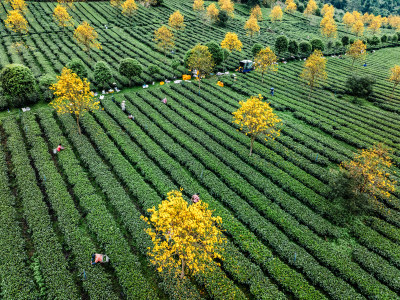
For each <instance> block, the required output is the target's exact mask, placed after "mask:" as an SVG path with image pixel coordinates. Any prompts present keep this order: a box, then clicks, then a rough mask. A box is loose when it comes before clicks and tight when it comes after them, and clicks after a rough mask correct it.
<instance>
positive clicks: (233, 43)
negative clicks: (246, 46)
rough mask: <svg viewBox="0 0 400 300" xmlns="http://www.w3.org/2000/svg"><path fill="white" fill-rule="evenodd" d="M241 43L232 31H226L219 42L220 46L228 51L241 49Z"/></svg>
mask: <svg viewBox="0 0 400 300" xmlns="http://www.w3.org/2000/svg"><path fill="white" fill-rule="evenodd" d="M242 47H243V44H242V42H241V41H240V40H239V39H238V36H237V34H236V33H234V32H227V33H226V34H225V38H224V40H223V41H222V42H221V48H223V49H226V50H228V51H229V52H232V51H242ZM222 53H223V56H224V57H223V60H224V61H225V59H226V57H225V53H224V51H222Z"/></svg>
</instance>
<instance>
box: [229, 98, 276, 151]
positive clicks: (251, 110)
mask: <svg viewBox="0 0 400 300" xmlns="http://www.w3.org/2000/svg"><path fill="white" fill-rule="evenodd" d="M262 99H263V97H262V96H261V95H258V96H251V97H250V98H249V99H247V100H246V101H240V102H239V109H238V110H237V111H235V112H233V113H232V114H233V123H235V124H238V125H239V128H240V130H242V131H244V132H245V134H246V135H248V136H250V154H249V155H250V156H251V154H252V152H253V144H254V141H255V140H256V138H257V137H262V138H264V139H265V140H266V141H267V140H268V139H271V140H274V139H275V138H276V137H277V136H279V135H280V129H279V125H280V124H281V121H282V120H281V119H279V118H278V116H277V115H276V114H274V112H273V110H272V107H271V106H270V105H269V103H267V102H263V101H262Z"/></svg>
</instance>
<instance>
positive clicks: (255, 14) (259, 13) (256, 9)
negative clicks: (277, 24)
mask: <svg viewBox="0 0 400 300" xmlns="http://www.w3.org/2000/svg"><path fill="white" fill-rule="evenodd" d="M250 16H252V17H254V18H256V19H257V21H262V19H263V16H262V11H261V7H260V5H258V4H257V5H256V6H254V7H253V8H252V9H251V14H250Z"/></svg>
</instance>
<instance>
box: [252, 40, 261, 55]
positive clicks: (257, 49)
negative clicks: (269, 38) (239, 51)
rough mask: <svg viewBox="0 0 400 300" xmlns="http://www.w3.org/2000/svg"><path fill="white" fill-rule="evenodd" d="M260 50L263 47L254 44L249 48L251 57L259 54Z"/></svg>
mask: <svg viewBox="0 0 400 300" xmlns="http://www.w3.org/2000/svg"><path fill="white" fill-rule="evenodd" d="M262 49H263V46H262V45H261V44H259V43H255V44H254V45H253V47H252V48H251V54H252V55H253V57H255V56H256V55H257V54H258V52H260V51H261V50H262Z"/></svg>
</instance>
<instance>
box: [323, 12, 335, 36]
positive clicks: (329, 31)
mask: <svg viewBox="0 0 400 300" xmlns="http://www.w3.org/2000/svg"><path fill="white" fill-rule="evenodd" d="M320 26H321V33H322V35H323V36H326V37H327V38H336V36H337V25H336V22H335V20H334V19H333V18H332V17H330V16H329V15H325V17H324V18H323V19H322V20H321V24H320Z"/></svg>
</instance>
